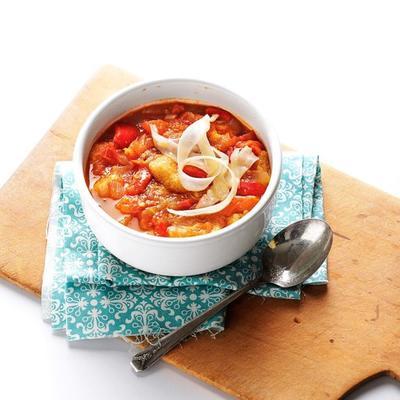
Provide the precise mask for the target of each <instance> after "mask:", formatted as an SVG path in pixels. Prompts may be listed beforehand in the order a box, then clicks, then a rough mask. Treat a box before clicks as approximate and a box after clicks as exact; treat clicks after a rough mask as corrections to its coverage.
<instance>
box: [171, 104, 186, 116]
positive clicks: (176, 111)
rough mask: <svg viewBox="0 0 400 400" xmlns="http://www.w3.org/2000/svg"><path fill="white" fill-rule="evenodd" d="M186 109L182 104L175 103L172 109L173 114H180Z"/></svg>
mask: <svg viewBox="0 0 400 400" xmlns="http://www.w3.org/2000/svg"><path fill="white" fill-rule="evenodd" d="M184 111H185V107H184V106H183V105H182V104H178V103H177V104H174V105H173V106H172V110H171V113H172V114H180V113H183V112H184Z"/></svg>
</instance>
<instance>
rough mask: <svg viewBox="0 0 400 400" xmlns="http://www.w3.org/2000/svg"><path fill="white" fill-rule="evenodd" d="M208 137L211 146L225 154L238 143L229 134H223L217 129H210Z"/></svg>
mask: <svg viewBox="0 0 400 400" xmlns="http://www.w3.org/2000/svg"><path fill="white" fill-rule="evenodd" d="M207 136H208V139H209V141H210V143H211V145H212V146H214V147H216V148H217V149H218V150H220V151H223V152H227V151H228V150H229V148H231V147H232V146H234V145H235V143H236V138H235V137H232V136H231V135H230V134H229V133H223V134H221V133H219V132H218V131H217V130H216V129H210V130H209V131H208V133H207Z"/></svg>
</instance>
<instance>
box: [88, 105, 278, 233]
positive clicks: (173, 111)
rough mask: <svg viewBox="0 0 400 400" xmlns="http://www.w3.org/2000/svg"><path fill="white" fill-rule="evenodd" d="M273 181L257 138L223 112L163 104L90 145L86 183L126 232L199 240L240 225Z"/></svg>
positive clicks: (135, 114) (129, 116) (113, 127)
mask: <svg viewBox="0 0 400 400" xmlns="http://www.w3.org/2000/svg"><path fill="white" fill-rule="evenodd" d="M269 179H270V165H269V160H268V154H267V151H266V149H265V147H264V145H263V143H262V142H261V141H260V140H259V139H258V137H257V134H256V132H254V130H253V129H252V128H251V127H249V126H247V125H246V124H245V123H244V122H242V121H241V120H240V119H239V118H237V117H235V116H234V115H232V114H231V113H229V112H228V111H226V110H223V109H221V108H217V107H212V106H209V105H202V104H195V103H189V102H183V101H166V102H160V103H154V104H151V105H147V106H143V107H141V108H138V109H135V110H132V111H131V112H129V113H128V114H126V115H125V116H123V117H121V118H120V119H119V120H118V121H116V122H114V123H113V124H112V125H111V126H109V127H108V128H107V129H106V130H105V131H104V132H103V133H102V134H101V135H100V137H99V138H98V140H97V141H96V142H95V143H94V145H93V147H92V149H91V151H90V154H89V160H88V166H87V181H88V186H89V189H90V191H91V193H92V195H93V197H94V198H95V199H96V201H97V202H98V203H99V205H100V206H101V207H102V208H103V209H104V210H105V211H106V212H107V213H108V214H109V215H110V216H112V217H113V218H115V219H116V220H118V221H119V222H120V223H121V224H123V225H126V226H127V227H129V228H132V229H136V230H139V231H143V232H146V233H148V234H152V235H157V236H164V237H174V238H179V237H189V236H196V235H204V234H207V233H210V232H213V231H215V230H218V229H222V228H224V227H226V226H228V225H230V224H232V223H234V222H236V221H238V220H239V219H240V218H242V217H243V216H244V215H245V214H246V213H248V212H249V211H250V210H251V209H252V208H253V207H254V206H255V205H256V204H257V202H258V201H259V199H260V197H261V196H262V195H263V193H264V192H265V190H266V188H267V186H268V183H269Z"/></svg>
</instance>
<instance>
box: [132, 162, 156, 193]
mask: <svg viewBox="0 0 400 400" xmlns="http://www.w3.org/2000/svg"><path fill="white" fill-rule="evenodd" d="M151 178H152V176H151V173H150V171H149V170H148V169H147V168H139V169H138V170H137V171H136V172H135V173H134V174H133V176H132V181H131V182H130V183H129V185H128V187H127V188H126V193H127V194H130V195H136V194H141V193H143V192H144V191H145V190H146V188H147V185H148V184H149V183H150V181H151Z"/></svg>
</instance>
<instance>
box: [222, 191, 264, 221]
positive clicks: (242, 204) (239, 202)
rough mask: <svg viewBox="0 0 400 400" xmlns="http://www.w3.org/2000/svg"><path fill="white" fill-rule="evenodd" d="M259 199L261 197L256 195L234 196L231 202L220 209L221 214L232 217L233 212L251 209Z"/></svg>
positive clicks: (239, 212) (237, 212)
mask: <svg viewBox="0 0 400 400" xmlns="http://www.w3.org/2000/svg"><path fill="white" fill-rule="evenodd" d="M258 200H259V197H256V196H246V197H234V198H233V199H232V201H231V203H230V204H229V205H228V206H227V207H225V208H224V209H223V210H222V211H220V212H219V214H220V215H224V216H225V217H230V216H231V215H233V214H241V213H243V212H245V211H250V210H251V209H252V208H253V207H254V206H255V205H256V204H257V202H258Z"/></svg>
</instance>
